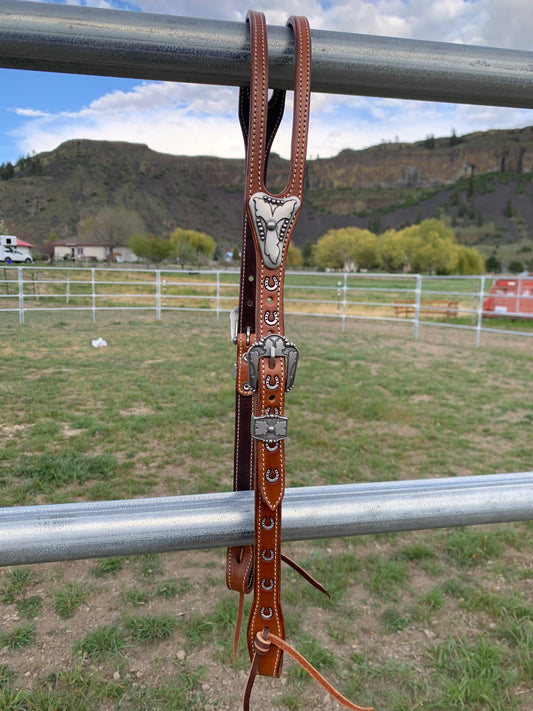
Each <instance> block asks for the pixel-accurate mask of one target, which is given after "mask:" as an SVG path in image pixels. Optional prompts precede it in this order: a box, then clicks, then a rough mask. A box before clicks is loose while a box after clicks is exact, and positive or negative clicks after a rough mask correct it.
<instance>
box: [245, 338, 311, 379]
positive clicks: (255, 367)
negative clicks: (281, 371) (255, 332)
mask: <svg viewBox="0 0 533 711" xmlns="http://www.w3.org/2000/svg"><path fill="white" fill-rule="evenodd" d="M281 356H284V357H285V358H286V359H287V374H286V378H285V390H286V391H289V390H291V389H292V388H293V386H294V379H295V378H296V367H297V365H298V357H299V354H298V349H297V348H296V346H295V345H294V343H291V342H290V341H288V340H287V339H286V338H285V336H281V335H279V334H277V333H276V334H271V335H269V336H264V337H263V338H261V339H260V340H259V341H257V343H254V344H253V346H252V347H251V348H249V349H248V352H247V354H246V360H247V361H248V385H249V386H250V388H251V390H253V391H254V392H255V391H256V390H257V379H258V371H259V359H260V358H269V359H270V361H271V365H273V362H274V360H275V358H279V357H281Z"/></svg>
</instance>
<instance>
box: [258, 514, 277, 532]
mask: <svg viewBox="0 0 533 711" xmlns="http://www.w3.org/2000/svg"><path fill="white" fill-rule="evenodd" d="M267 521H268V523H267ZM275 525H276V522H275V521H274V519H273V518H272V516H270V517H269V518H268V519H267V517H266V516H265V517H264V518H262V519H261V527H262V528H264V529H265V531H270V530H271V529H273V528H274V526H275Z"/></svg>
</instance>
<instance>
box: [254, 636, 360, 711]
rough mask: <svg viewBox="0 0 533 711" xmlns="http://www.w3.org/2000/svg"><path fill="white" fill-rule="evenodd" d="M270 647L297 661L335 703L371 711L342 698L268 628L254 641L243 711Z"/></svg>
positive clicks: (291, 647)
mask: <svg viewBox="0 0 533 711" xmlns="http://www.w3.org/2000/svg"><path fill="white" fill-rule="evenodd" d="M272 645H274V646H276V647H279V648H280V649H282V650H283V651H284V652H286V653H287V654H289V655H290V656H291V657H292V658H293V659H294V660H295V661H297V662H298V664H300V666H301V667H302V668H303V669H305V671H306V672H307V673H308V674H310V675H311V676H312V677H313V679H314V680H315V681H316V682H318V683H319V684H320V686H322V688H323V689H325V690H326V691H327V692H328V694H330V695H331V696H332V697H333V698H334V699H335V701H337V702H338V703H339V704H341V706H344V707H345V708H347V709H352V711H373V707H372V706H357V704H354V703H353V702H352V701H350V700H349V699H347V698H346V697H345V696H343V695H342V694H341V693H340V692H339V691H337V689H335V687H334V686H332V685H331V684H330V683H329V681H327V680H326V679H325V678H324V677H323V676H322V674H320V672H319V671H317V669H315V667H314V666H313V665H312V664H310V663H309V662H308V661H307V659H305V658H304V657H302V655H301V654H300V653H299V652H297V651H296V649H294V647H293V646H292V645H290V644H288V643H287V642H286V641H285V640H284V639H281V637H278V636H276V635H275V634H272V632H270V630H269V629H268V627H265V628H264V629H263V630H262V631H261V632H260V633H258V634H257V636H256V638H255V640H254V657H253V661H252V666H251V669H250V674H249V676H248V683H247V684H246V688H245V690H244V697H243V711H249V709H250V697H251V694H252V689H253V685H254V681H255V677H256V676H257V670H258V667H259V661H260V659H261V658H262V657H263V656H265V655H266V654H268V653H269V651H270V649H271V647H272Z"/></svg>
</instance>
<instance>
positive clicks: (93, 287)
mask: <svg viewBox="0 0 533 711" xmlns="http://www.w3.org/2000/svg"><path fill="white" fill-rule="evenodd" d="M91 302H92V305H91V309H92V312H93V323H95V322H96V282H95V279H94V269H91Z"/></svg>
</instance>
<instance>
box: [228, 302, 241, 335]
mask: <svg viewBox="0 0 533 711" xmlns="http://www.w3.org/2000/svg"><path fill="white" fill-rule="evenodd" d="M229 322H230V328H231V341H232V343H237V335H238V333H239V307H238V306H236V307H235V308H234V309H233V310H232V311H230V313H229Z"/></svg>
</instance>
